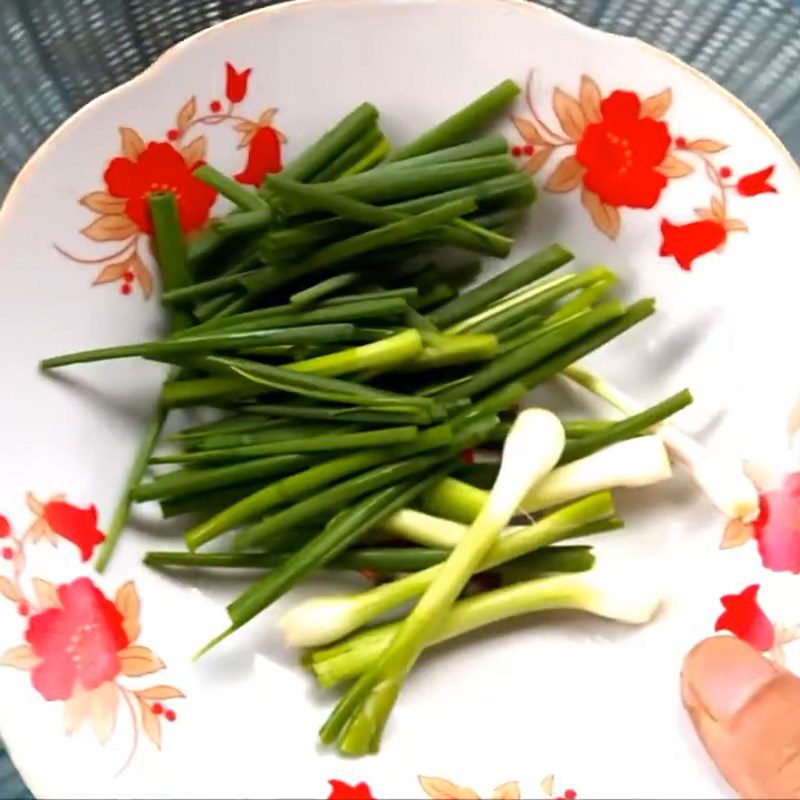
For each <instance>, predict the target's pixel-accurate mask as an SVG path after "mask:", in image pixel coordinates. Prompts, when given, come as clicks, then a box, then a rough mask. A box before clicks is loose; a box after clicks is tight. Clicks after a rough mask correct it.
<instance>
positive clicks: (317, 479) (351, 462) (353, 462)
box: [184, 425, 453, 550]
mask: <svg viewBox="0 0 800 800" xmlns="http://www.w3.org/2000/svg"><path fill="white" fill-rule="evenodd" d="M452 438H453V436H452V431H451V430H450V427H449V425H437V426H436V427H433V428H428V429H427V430H425V431H422V432H421V433H420V434H419V436H418V437H417V438H416V440H415V441H414V442H413V443H411V444H409V445H407V446H406V447H405V448H397V449H396V450H395V451H387V450H384V451H364V452H360V453H354V454H353V455H349V456H341V457H339V458H336V459H333V460H330V461H325V462H324V463H322V464H318V465H316V466H313V467H310V468H309V469H306V470H304V471H302V472H298V473H296V474H294V475H290V476H288V477H286V478H284V479H282V480H280V481H277V482H275V483H273V484H271V485H269V486H265V487H264V488H263V489H261V490H260V491H258V492H256V493H255V494H253V495H250V496H248V497H246V498H244V499H243V500H241V501H240V502H237V503H235V504H234V505H232V506H231V507H230V508H227V509H225V510H224V511H222V512H220V513H219V514H216V515H215V516H214V517H212V518H211V519H208V520H205V521H204V522H202V523H200V524H199V525H197V526H196V527H194V528H192V529H191V530H189V531H187V532H186V535H185V537H184V538H185V540H186V546H187V547H188V548H189V549H190V550H196V549H197V548H198V547H200V546H201V545H204V544H206V543H207V542H210V541H211V540H212V539H215V538H216V537H217V536H220V535H221V534H223V533H225V532H226V531H228V530H230V529H231V528H235V527H236V526H237V525H241V524H242V523H244V522H248V521H249V520H251V519H253V518H255V517H257V516H259V515H261V514H263V513H264V512H265V511H267V510H268V509H270V508H275V507H277V506H278V505H281V504H285V503H287V502H289V501H292V500H294V499H297V498H300V497H303V496H305V495H308V494H311V493H313V492H315V491H316V490H317V489H319V488H320V487H323V486H329V485H330V484H331V483H332V482H333V481H335V480H337V479H340V478H343V477H346V476H348V475H353V474H357V473H358V472H363V471H365V470H368V469H370V468H372V467H375V466H377V465H379V464H383V463H387V462H389V461H392V460H397V459H398V458H401V457H402V456H403V455H404V454H409V455H410V454H411V453H421V452H424V451H425V450H429V449H435V448H439V447H444V446H446V445H448V444H450V442H451V441H452Z"/></svg>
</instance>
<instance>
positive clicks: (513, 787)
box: [492, 781, 522, 800]
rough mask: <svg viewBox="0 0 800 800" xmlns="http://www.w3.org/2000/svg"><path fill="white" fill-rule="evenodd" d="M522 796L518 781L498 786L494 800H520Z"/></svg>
mask: <svg viewBox="0 0 800 800" xmlns="http://www.w3.org/2000/svg"><path fill="white" fill-rule="evenodd" d="M521 797H522V795H521V794H520V790H519V783H517V781H509V782H508V783H504V784H502V785H500V786H498V787H497V788H496V789H495V790H494V792H493V793H492V798H493V800H520V798H521Z"/></svg>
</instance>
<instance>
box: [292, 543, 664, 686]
mask: <svg viewBox="0 0 800 800" xmlns="http://www.w3.org/2000/svg"><path fill="white" fill-rule="evenodd" d="M560 549H567V548H553V550H560ZM589 560H593V558H592V557H591V554H589V558H586V559H585V561H589ZM627 583H628V581H627V576H626V575H625V574H622V572H621V571H620V570H617V571H608V570H606V569H605V568H604V567H602V566H601V567H599V568H598V569H597V570H592V569H591V566H589V567H588V571H585V572H582V574H576V575H557V576H552V577H545V578H538V579H535V580H527V581H523V582H521V583H516V584H514V585H512V586H507V587H504V588H501V589H495V590H492V591H489V592H484V593H482V594H479V595H477V596H475V597H470V598H467V599H465V600H460V601H458V602H457V603H455V604H454V605H453V607H452V609H451V610H450V613H449V614H448V615H447V619H446V620H445V622H444V623H443V624H442V626H441V627H440V628H439V629H438V630H437V632H436V634H435V636H434V637H433V638H432V640H431V644H437V643H439V642H443V641H447V640H448V639H453V638H455V637H457V636H462V635H463V634H465V633H469V632H470V631H474V630H477V629H479V628H482V627H484V626H486V625H489V624H493V623H496V622H500V621H501V620H505V619H510V618H512V617H517V616H520V615H523V614H530V613H533V612H537V611H548V610H553V609H575V610H581V611H588V612H589V613H592V614H597V615H599V616H603V617H607V618H609V619H614V620H619V621H621V622H627V623H630V624H642V623H644V622H648V621H649V620H651V619H652V618H653V615H654V614H655V613H656V611H657V610H658V608H659V606H660V604H661V600H662V595H661V592H660V589H659V587H658V586H657V585H654V584H653V583H651V582H650V583H648V582H646V581H644V580H639V581H637V583H636V585H635V586H634V587H630V586H628V585H626V584H627ZM323 613H324V611H323ZM402 625H403V622H402V621H400V622H393V623H388V624H384V625H381V626H379V627H377V628H372V629H371V630H369V631H365V632H363V633H361V634H359V635H357V636H351V637H350V638H348V639H346V640H345V641H343V642H340V643H339V644H336V645H334V646H333V647H329V648H326V649H324V650H317V651H314V652H312V653H310V654H309V655H308V656H307V657H306V659H305V662H306V664H307V666H309V667H310V668H311V669H312V671H313V672H314V674H315V676H316V677H317V680H318V681H319V683H320V685H321V686H323V687H326V688H327V687H330V686H333V685H335V684H336V683H339V682H340V681H343V680H348V679H352V678H355V677H358V676H359V675H361V674H362V673H363V672H365V671H366V670H368V669H369V667H370V666H371V665H372V664H374V663H375V662H376V661H378V660H379V659H380V658H381V656H382V654H383V652H384V651H385V650H386V648H387V647H389V646H390V645H391V643H392V640H393V639H394V638H395V636H397V633H398V631H399V630H400V627H401V626H402Z"/></svg>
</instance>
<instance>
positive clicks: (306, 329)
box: [40, 323, 422, 369]
mask: <svg viewBox="0 0 800 800" xmlns="http://www.w3.org/2000/svg"><path fill="white" fill-rule="evenodd" d="M355 334H356V328H355V326H354V325H350V324H347V323H336V324H329V325H309V326H298V327H296V328H277V329H265V330H260V331H245V332H237V331H233V332H228V333H225V332H221V333H217V334H207V335H198V336H184V337H182V338H180V339H171V340H170V339H168V340H162V341H157V342H142V343H140V344H123V345H118V346H116V347H100V348H97V349H96V350H83V351H81V352H77V353H67V354H66V355H63V356H55V357H53V358H46V359H44V361H42V362H41V364H40V367H41V368H42V369H53V368H55V367H64V366H67V365H69V364H86V363H88V362H91V361H104V360H107V359H114V358H131V357H134V356H141V357H142V358H148V359H152V360H154V361H174V360H176V359H179V358H180V357H181V356H186V355H196V354H198V353H209V352H224V351H233V352H238V351H242V350H248V349H251V348H253V347H262V346H265V345H273V344H309V343H317V342H329V341H331V340H334V341H335V340H339V341H347V340H349V339H352V338H353V337H354V335H355ZM421 347H422V345H421V343H420V349H421Z"/></svg>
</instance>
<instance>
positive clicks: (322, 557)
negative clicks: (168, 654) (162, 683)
mask: <svg viewBox="0 0 800 800" xmlns="http://www.w3.org/2000/svg"><path fill="white" fill-rule="evenodd" d="M440 477H441V473H434V474H433V475H431V476H429V477H428V478H426V479H425V480H422V481H420V480H418V479H416V478H414V479H409V480H407V481H404V482H403V483H400V484H397V485H395V486H390V487H388V488H387V489H384V490H382V491H380V492H377V493H375V494H372V495H370V496H368V497H366V498H365V499H364V500H362V501H360V502H359V503H357V504H356V505H355V506H352V507H351V508H348V509H345V510H343V511H341V512H339V514H337V515H336V516H335V517H334V518H333V519H332V520H331V521H330V522H329V523H328V524H327V525H326V526H325V529H324V530H323V531H322V533H321V534H320V535H319V536H317V537H316V538H314V539H312V540H311V541H310V542H309V543H308V544H306V545H305V546H304V547H302V548H301V549H300V550H298V551H297V552H295V553H294V554H292V556H290V557H289V558H288V559H287V560H286V562H285V563H284V564H283V565H282V566H281V567H279V568H278V569H275V570H273V571H272V572H270V573H269V574H268V575H266V576H265V577H264V578H262V579H261V580H260V581H257V582H256V583H254V584H253V585H252V586H250V588H248V589H247V590H246V591H245V592H244V593H243V594H242V595H240V597H239V598H237V599H236V600H235V601H234V602H233V603H231V604H230V605H229V606H228V615H229V616H230V618H231V626H230V627H229V628H228V629H227V630H225V631H224V632H223V633H222V634H220V635H219V636H217V637H215V638H214V639H212V640H211V642H209V643H208V644H207V645H206V646H205V647H204V648H203V649H202V650H201V651H200V652H199V653H198V654H197V656H200V655H202V654H203V653H205V652H207V651H208V650H209V649H210V648H211V647H213V646H214V645H216V644H217V643H218V642H220V641H221V640H222V639H225V638H226V637H227V636H229V635H230V634H231V633H233V632H234V631H235V630H238V629H239V628H241V627H242V626H243V625H245V624H246V623H247V622H249V621H250V620H251V619H253V617H255V616H256V615H257V614H258V613H260V612H261V611H263V610H264V609H265V608H267V607H268V606H269V605H271V604H272V603H273V602H274V601H275V600H276V599H277V598H278V597H280V596H281V595H282V594H284V593H285V592H286V591H288V590H289V589H290V588H291V587H292V586H294V585H295V584H297V583H298V582H299V581H300V580H302V579H303V578H304V577H305V576H306V575H308V574H309V573H311V572H314V571H315V570H317V569H319V568H320V567H321V566H322V565H323V564H326V563H327V562H328V561H330V560H331V559H333V558H335V557H336V556H337V555H339V553H341V552H342V551H343V550H345V549H346V548H347V547H348V546H349V545H350V544H351V543H352V542H354V541H356V540H357V539H359V538H360V537H361V536H363V535H364V534H365V533H366V532H367V531H368V530H369V529H370V528H372V527H374V526H375V525H376V524H378V523H379V522H380V521H381V519H383V517H385V516H387V515H388V514H391V513H392V512H393V511H395V510H396V509H398V508H401V507H402V506H404V505H406V504H407V503H409V502H411V501H412V500H413V499H414V498H415V497H416V496H417V495H418V494H419V493H420V492H422V491H424V490H425V489H426V488H427V487H428V486H429V485H430V484H431V483H433V482H435V481H437V480H439V479H440ZM197 656H196V657H197Z"/></svg>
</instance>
